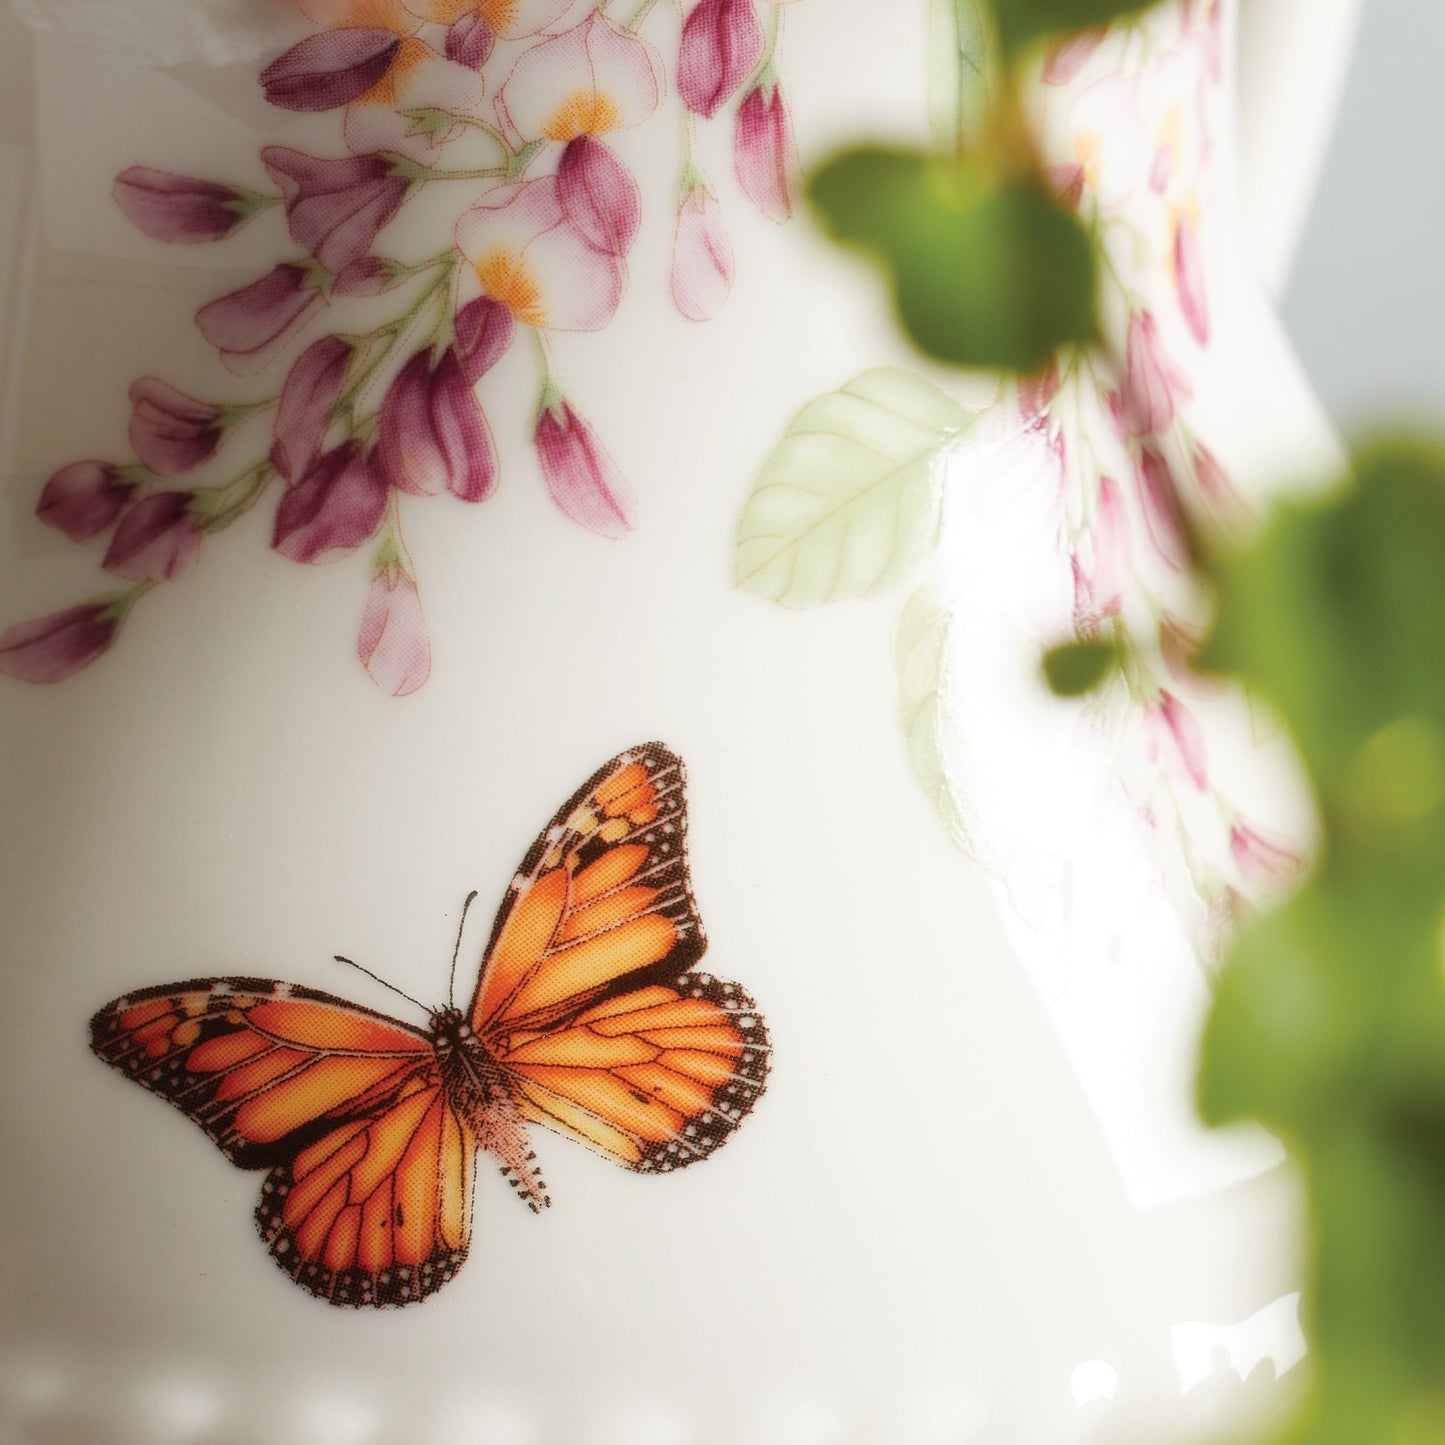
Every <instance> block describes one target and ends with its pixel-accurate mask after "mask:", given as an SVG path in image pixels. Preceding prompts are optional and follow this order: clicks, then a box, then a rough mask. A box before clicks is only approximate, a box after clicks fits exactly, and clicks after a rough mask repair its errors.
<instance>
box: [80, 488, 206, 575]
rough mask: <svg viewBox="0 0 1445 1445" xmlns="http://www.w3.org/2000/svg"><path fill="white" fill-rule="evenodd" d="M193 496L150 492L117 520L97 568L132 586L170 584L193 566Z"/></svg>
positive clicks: (196, 535) (197, 546)
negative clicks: (103, 569)
mask: <svg viewBox="0 0 1445 1445" xmlns="http://www.w3.org/2000/svg"><path fill="white" fill-rule="evenodd" d="M194 500H195V494H194V493H193V492H152V493H151V494H150V495H149V496H147V497H142V498H141V500H140V501H138V502H137V503H135V505H134V506H132V507H131V508H130V510H129V511H128V512H126V514H125V515H124V516H123V517H122V518H121V521H120V525H119V526H118V527H117V528H116V529H115V536H113V537H112V538H111V540H110V546H109V548H108V549H107V550H106V554H105V557H104V559H103V560H102V562H101V564H100V565H101V566H102V567H104V568H105V570H106V571H107V572H109V573H111V574H112V575H114V576H116V577H125V578H127V579H129V580H130V581H133V582H139V581H150V582H173V581H175V579H176V578H178V577H184V576H185V575H186V573H187V572H189V571H190V570H191V568H192V567H194V566H195V565H196V558H197V557H198V556H199V555H200V551H201V533H200V531H199V529H198V527H197V525H196V518H195V517H194V516H193V515H192V513H191V503H192V502H193V501H194Z"/></svg>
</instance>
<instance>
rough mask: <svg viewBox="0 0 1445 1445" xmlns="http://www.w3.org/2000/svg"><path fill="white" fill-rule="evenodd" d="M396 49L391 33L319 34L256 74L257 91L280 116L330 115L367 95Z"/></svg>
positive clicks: (352, 30)
mask: <svg viewBox="0 0 1445 1445" xmlns="http://www.w3.org/2000/svg"><path fill="white" fill-rule="evenodd" d="M400 48H401V37H400V36H399V35H397V34H396V32H395V31H392V30H383V29H379V28H378V29H371V28H360V27H355V26H349V27H346V28H344V29H338V30H323V31H321V32H320V33H319V34H316V35H308V36H307V37H306V39H305V40H303V41H301V42H300V43H299V44H297V45H293V46H292V47H291V49H290V50H288V51H287V52H286V53H285V54H284V55H281V56H278V57H277V58H276V59H275V60H273V61H272V62H271V64H270V65H268V66H267V67H266V68H265V69H264V70H263V71H262V72H261V74H260V77H259V79H260V81H261V89H262V90H263V91H264V92H265V95H266V99H267V100H269V101H270V102H271V104H272V105H279V106H281V107H283V108H284V109H286V110H336V109H337V108H338V107H340V106H343V105H349V104H350V103H351V102H352V101H353V100H355V99H356V98H357V96H359V95H364V94H365V93H366V92H367V91H368V90H370V89H371V87H372V86H373V85H375V84H376V83H377V81H379V80H380V79H381V77H382V76H383V75H385V74H386V72H387V71H388V70H389V69H390V68H391V62H392V61H393V60H394V59H395V58H396V52H397V51H398V50H399V49H400Z"/></svg>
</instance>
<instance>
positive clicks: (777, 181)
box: [733, 81, 798, 222]
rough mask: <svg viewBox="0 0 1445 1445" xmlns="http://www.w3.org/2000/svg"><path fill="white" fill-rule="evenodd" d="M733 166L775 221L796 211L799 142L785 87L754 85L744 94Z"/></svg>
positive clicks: (753, 199)
mask: <svg viewBox="0 0 1445 1445" xmlns="http://www.w3.org/2000/svg"><path fill="white" fill-rule="evenodd" d="M733 167H734V169H735V170H736V172H737V178H738V184H739V185H740V186H742V188H743V194H744V195H745V196H747V198H748V199H749V200H750V201H751V202H752V203H753V204H754V205H755V206H756V207H757V208H758V210H760V211H761V212H762V213H763V215H765V216H766V217H767V218H768V219H769V220H770V221H778V222H782V221H786V220H787V219H788V218H789V217H790V216H791V215H792V214H793V200H794V197H795V196H796V195H797V191H798V147H797V142H796V141H795V140H794V139H793V121H792V117H791V116H790V115H789V114H788V106H787V102H786V101H785V100H784V99H783V88H782V86H781V85H779V84H777V82H776V81H775V82H773V84H772V85H771V87H766V86H761V85H757V86H754V87H753V88H752V89H751V90H750V91H749V92H748V93H747V95H745V96H744V97H743V102H742V104H741V105H740V106H739V107H738V114H737V120H736V122H735V124H734V126H733Z"/></svg>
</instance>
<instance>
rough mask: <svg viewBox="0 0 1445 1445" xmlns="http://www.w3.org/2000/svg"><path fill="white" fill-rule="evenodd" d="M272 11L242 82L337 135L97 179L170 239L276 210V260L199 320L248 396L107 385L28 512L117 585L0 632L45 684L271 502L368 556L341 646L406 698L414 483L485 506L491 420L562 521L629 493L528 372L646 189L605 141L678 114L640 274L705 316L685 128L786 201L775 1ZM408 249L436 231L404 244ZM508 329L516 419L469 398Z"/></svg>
mask: <svg viewBox="0 0 1445 1445" xmlns="http://www.w3.org/2000/svg"><path fill="white" fill-rule="evenodd" d="M288 3H290V4H292V5H294V6H295V7H296V8H297V10H298V11H299V13H300V15H301V16H302V17H303V18H304V20H305V21H306V22H308V23H309V24H310V26H311V27H312V29H311V33H309V34H308V35H306V36H305V37H304V38H303V39H301V40H300V41H299V42H297V43H296V44H294V45H293V46H292V47H291V48H290V49H289V50H287V51H286V52H285V53H284V54H282V55H279V56H277V57H275V58H274V59H272V60H271V61H270V62H269V63H268V64H267V65H266V66H265V67H264V68H263V69H262V70H261V72H260V75H259V77H258V80H259V84H260V86H261V89H262V92H263V93H264V95H265V97H266V99H267V100H268V101H269V102H270V103H271V104H272V105H274V106H277V107H278V108H280V109H282V110H285V111H291V112H311V113H324V114H325V115H326V116H328V117H331V118H334V123H335V144H334V147H333V150H332V152H331V153H328V154H324V155H313V154H311V153H310V152H308V151H303V150H298V149H294V148H292V147H290V146H284V145H268V146H266V147H264V148H263V149H262V150H261V152H260V156H259V164H260V171H261V172H262V173H264V175H265V177H266V178H267V180H266V183H264V184H258V185H257V187H255V188H252V187H250V186H246V185H240V184H233V183H228V182H221V181H214V180H209V179H203V178H199V177H192V176H185V175H178V174H175V173H173V172H170V171H168V170H165V169H158V168H154V167H151V166H142V165H136V166H132V167H130V168H129V169H128V170H126V171H124V172H123V173H122V174H121V175H119V176H118V177H117V178H116V181H115V186H114V191H113V194H114V199H115V202H116V204H117V205H118V206H119V207H120V209H121V210H122V211H123V212H124V213H125V215H126V216H127V217H128V218H129V220H130V221H131V222H132V223H133V224H134V225H135V226H136V227H137V228H138V229H139V230H141V231H142V232H143V233H144V234H145V235H147V236H149V237H151V238H153V239H154V240H156V241H158V242H164V243H166V244H169V245H201V244H207V243H222V242H225V241H226V240H227V239H229V238H230V237H232V236H234V235H235V234H236V233H237V232H238V231H240V230H241V229H242V228H243V227H245V226H248V225H251V224H252V223H253V222H254V223H255V224H257V225H263V224H264V225H270V226H272V227H273V228H274V231H275V235H276V238H277V252H276V259H275V262H274V264H273V265H272V266H271V268H270V269H269V270H267V271H265V272H264V274H262V275H260V276H258V277H256V278H255V279H253V280H251V281H249V282H247V284H245V285H244V286H241V287H239V288H238V289H236V290H233V291H230V292H228V293H227V294H225V295H223V296H218V297H216V298H215V299H214V300H211V301H208V302H207V303H206V304H205V305H203V306H202V307H201V308H200V309H199V310H198V311H197V312H196V317H195V320H196V326H197V328H198V329H199V330H200V332H201V334H202V336H204V337H205V339H206V340H207V341H208V342H209V343H210V344H211V345H212V346H213V347H215V349H216V351H217V352H218V353H219V356H220V359H221V361H222V362H223V363H224V365H225V368H226V370H227V371H229V372H230V373H232V375H233V376H234V377H236V378H242V379H244V380H242V381H237V382H232V383H231V384H229V385H228V386H220V385H218V386H217V387H216V391H218V392H227V393H229V392H232V391H235V390H236V389H238V388H243V390H241V394H240V395H239V396H238V397H230V396H227V397H225V398H213V397H212V396H210V395H204V396H202V395H193V394H192V393H191V392H190V391H188V390H182V389H180V388H179V387H178V386H176V385H174V384H173V383H172V382H170V381H168V380H165V379H163V378H160V377H143V378H141V379H140V380H139V381H137V382H136V383H135V384H134V385H133V386H132V388H131V392H130V400H131V405H132V414H131V423H130V429H129V443H130V449H131V452H132V456H130V457H129V458H127V459H124V460H105V459H99V458H93V459H85V460H81V461H75V462H70V463H68V464H67V465H65V466H63V467H61V468H60V469H59V470H58V471H56V472H55V474H54V475H53V476H51V477H50V479H49V480H48V481H47V482H46V484H45V487H44V490H43V491H42V493H41V497H40V501H39V504H38V506H37V509H36V510H37V515H38V516H39V518H40V520H41V521H43V522H44V523H46V524H47V525H49V526H52V527H55V528H56V529H58V530H59V531H61V532H63V533H64V534H65V535H66V536H67V537H69V538H70V539H71V540H72V541H74V542H77V543H82V544H90V545H95V546H97V547H98V548H103V551H102V553H101V557H100V567H101V569H102V571H104V572H106V573H107V574H109V576H110V577H111V578H113V579H116V581H117V582H119V583H122V584H126V585H124V586H121V587H118V588H113V589H111V590H108V591H106V592H104V593H103V594H101V595H99V596H97V597H94V598H92V599H90V600H88V601H86V602H82V603H81V604H79V605H78V606H74V607H70V608H66V609H64V610H63V611H60V612H57V613H54V614H52V615H50V616H48V617H43V618H39V619H36V620H34V621H30V622H24V623H21V624H19V625H17V626H13V627H11V628H10V629H9V630H8V631H6V632H5V633H4V634H3V635H0V672H5V673H7V674H9V675H10V676H12V677H16V678H21V679H23V680H25V681H29V682H55V681H59V680H60V679H62V678H65V677H68V676H70V675H71V674H73V673H75V672H77V671H79V670H80V669H82V668H84V667H87V666H89V664H90V663H92V662H94V661H95V660H96V659H97V658H98V657H100V656H101V655H102V654H103V653H105V652H106V651H107V650H108V649H109V648H110V646H111V645H112V644H113V643H114V641H115V639H116V637H117V635H118V633H119V631H120V629H121V627H122V626H123V625H124V623H125V622H126V620H127V619H128V618H129V616H130V614H131V612H132V610H133V609H134V607H135V605H136V603H137V602H138V601H139V600H140V599H141V598H142V597H144V596H146V595H148V594H149V593H150V592H152V591H153V590H155V589H156V588H157V587H158V586H160V585H161V584H163V583H167V582H172V581H175V580H177V579H179V578H181V577H183V576H185V575H186V574H187V573H189V572H190V571H192V570H193V569H194V568H195V567H196V565H197V563H198V562H199V561H200V560H201V557H202V556H203V554H204V552H205V551H206V548H207V546H208V544H211V539H213V538H215V537H216V536H217V535H218V534H219V533H221V532H223V531H225V530H226V529H227V528H228V527H229V526H230V525H231V524H232V523H233V522H235V521H237V520H238V519H239V518H240V517H242V516H244V515H245V514H246V513H248V512H249V511H251V509H252V508H254V507H256V506H257V505H259V504H260V503H261V502H262V500H263V499H264V498H267V497H269V498H271V504H272V505H273V506H274V512H273V514H272V515H273V519H274V520H273V525H272V533H271V545H272V547H273V548H274V549H275V550H276V551H277V552H278V553H280V554H281V555H282V556H284V557H287V558H289V559H290V560H292V561H294V562H299V563H308V564H310V563H321V562H327V561H331V560H334V559H336V558H339V557H344V556H347V555H349V554H353V553H356V552H358V551H360V550H361V549H363V548H369V555H370V563H369V569H368V575H369V577H370V587H369V591H367V592H366V595H365V601H364V606H363V608H362V613H361V621H360V625H359V630H358V635H357V653H358V656H359V657H360V660H361V662H362V664H363V666H364V667H365V668H366V670H367V672H368V673H369V674H370V676H371V678H372V680H373V681H374V682H375V683H376V684H377V685H378V686H379V687H380V688H382V689H383V690H384V691H385V692H387V693H390V694H393V695H396V696H402V695H405V694H407V693H411V692H415V691H416V690H417V689H418V688H419V687H421V686H422V684H423V683H425V681H426V679H427V676H428V674H429V672H430V669H431V648H430V643H429V640H428V634H427V627H426V622H425V617H424V614H423V610H422V604H421V593H420V590H419V586H418V581H417V569H416V567H415V565H414V563H413V561H412V558H411V555H410V553H409V552H408V550H407V546H406V543H405V540H404V538H403V534H402V520H403V516H404V513H405V511H406V509H407V508H409V507H410V506H412V505H413V501H412V499H414V498H427V497H437V496H441V495H442V494H443V493H446V494H447V495H448V497H449V498H450V499H451V500H453V501H456V502H464V503H468V504H475V503H479V502H484V501H485V500H486V499H487V498H488V497H489V496H491V495H492V493H493V491H494V490H495V488H496V486H497V484H498V480H499V466H498V453H497V446H496V442H495V438H494V433H493V423H494V422H495V423H496V424H497V425H499V426H505V427H507V428H508V429H509V430H513V429H515V428H516V426H517V425H518V422H519V421H520V423H521V425H522V427H523V428H524V434H526V435H528V436H530V438H531V441H532V444H533V450H534V452H535V457H536V465H537V470H538V471H539V472H540V474H541V477H542V480H543V482H544V483H545V487H546V491H547V493H548V495H549V496H550V497H551V499H552V501H553V502H554V503H555V504H556V506H557V507H558V509H559V510H560V511H561V512H562V513H563V514H564V515H565V516H567V517H568V518H570V519H571V520H572V521H573V522H575V523H577V524H578V525H579V526H582V527H585V528H587V529H588V530H590V531H592V532H594V533H596V534H597V535H599V536H601V537H606V538H621V537H623V536H625V535H626V534H627V533H628V532H629V531H631V530H632V528H633V526H634V523H635V520H636V511H637V507H636V501H635V498H634V496H633V493H632V489H631V487H630V486H629V485H628V482H627V479H626V477H625V476H624V475H623V473H622V471H621V469H620V468H619V467H618V465H617V463H616V462H615V461H614V460H613V458H612V456H611V454H610V453H609V452H608V450H607V448H606V446H605V444H604V443H603V441H602V439H601V438H600V436H599V435H598V433H597V432H596V430H595V429H594V427H593V425H592V423H591V422H590V421H589V420H588V418H587V415H586V412H585V409H584V408H583V407H582V406H580V405H579V404H578V403H577V401H576V400H575V399H574V397H573V396H572V395H571V393H570V392H569V391H568V390H567V388H566V386H565V385H564V383H563V381H562V379H561V377H560V374H559V372H558V371H557V370H556V368H555V367H554V365H553V361H552V352H553V349H554V347H560V346H561V345H562V344H564V343H565V339H566V338H567V337H569V336H570V335H571V334H573V333H582V332H595V331H600V330H602V329H603V328H604V327H606V326H607V324H608V323H609V322H610V321H611V320H612V317H613V316H614V314H615V313H616V311H617V309H618V307H619V305H620V304H621V303H622V300H623V297H624V295H625V293H626V291H627V286H628V281H629V274H628V255H629V252H630V251H631V249H632V245H633V242H634V241H635V239H636V237H637V235H638V231H639V229H640V227H641V225H642V221H643V211H644V202H643V196H642V193H641V189H640V187H639V185H638V182H637V180H636V179H635V177H634V176H633V175H632V173H631V171H630V170H629V169H628V166H627V164H626V162H625V161H624V160H623V159H622V157H621V156H620V155H619V154H618V151H617V150H616V149H615V143H616V139H617V137H618V136H620V135H622V134H624V133H625V132H627V131H630V130H633V129H635V128H636V127H638V126H641V125H644V124H646V123H647V122H649V121H651V120H653V119H654V118H655V117H657V115H658V113H659V112H660V111H662V110H664V109H666V108H668V107H669V105H675V106H676V108H677V109H679V110H680V111H681V112H682V115H683V122H684V123H683V125H682V128H681V134H682V147H681V155H680V158H679V168H678V183H677V187H676V192H675V195H674V198H673V219H672V221H671V227H672V233H673V236H674V245H673V254H672V260H671V265H670V272H669V274H668V275H667V276H665V277H660V278H656V284H658V285H660V286H662V287H665V288H667V289H669V290H670V293H671V295H672V297H673V299H674V301H675V303H676V305H677V309H678V310H679V312H680V313H681V314H682V315H683V316H685V317H687V318H688V319H690V320H693V321H705V320H708V319H709V318H711V317H712V316H714V315H715V314H716V313H717V311H718V310H719V308H720V307H721V306H722V305H723V303H724V302H725V301H726V300H727V297H728V293H729V291H730V289H731V286H732V281H733V274H734V262H733V255H732V249H731V246H730V244H729V241H728V236H727V231H726V226H725V222H724V219H723V215H722V208H721V204H720V202H719V199H718V196H717V193H716V192H715V191H714V189H713V187H712V185H711V183H710V182H709V180H708V178H707V176H706V175H705V174H704V173H703V171H702V170H701V168H700V167H699V166H698V164H697V162H696V161H695V159H694V157H693V139H694V133H695V130H696V127H697V126H699V125H702V124H708V123H716V124H729V123H730V124H731V125H732V128H733V142H734V144H733V150H734V156H735V169H736V173H737V179H738V182H739V185H740V187H741V189H742V192H743V194H744V195H745V196H746V197H747V198H748V199H749V200H750V201H751V202H752V203H753V204H755V205H756V206H757V207H758V208H759V210H761V211H762V212H763V214H765V215H766V216H768V217H770V218H771V219H773V220H775V221H783V220H786V219H787V218H788V217H789V216H790V215H791V213H792V210H793V205H794V198H795V194H796V170H797V162H796V155H795V147H794V142H793V134H792V122H791V118H790V113H789V109H788V104H787V100H786V98H785V95H784V92H783V89H782V84H781V81H780V78H779V71H778V46H779V38H780V34H781V20H782V10H781V5H782V4H783V3H788V0H778V3H769V0H695V3H693V4H691V5H690V7H687V8H686V11H685V14H684V15H683V16H681V17H679V18H680V24H674V25H673V28H672V31H671V34H670V35H669V33H668V30H667V20H668V16H667V14H666V12H667V11H668V10H669V8H670V7H667V6H664V7H662V10H663V12H664V13H663V14H661V15H659V16H658V17H657V21H656V22H653V23H652V24H649V23H648V22H649V21H650V19H651V16H652V11H653V10H654V8H656V0H640V3H635V5H634V7H633V9H632V11H631V13H630V14H625V15H623V16H618V15H615V14H610V13H608V12H609V10H610V9H618V8H620V7H617V6H609V5H608V4H605V3H604V4H587V5H582V4H579V3H578V0H288ZM644 30H648V31H652V30H656V31H657V32H658V33H657V34H656V35H653V34H647V35H645V34H644V33H643V32H644ZM729 115H730V116H731V120H730V121H729V120H727V119H726V117H727V116H729ZM423 198H425V199H424V200H423ZM404 210H409V211H412V212H422V213H423V214H424V217H425V220H424V221H418V222H417V223H415V224H410V225H409V226H408V227H407V233H406V235H405V236H403V235H400V234H398V232H397V231H393V230H391V229H390V228H391V227H392V223H393V222H394V221H395V220H396V219H397V217H398V216H399V215H401V213H402V212H403V211H404ZM408 219H409V220H410V217H408ZM418 237H425V238H427V239H430V241H431V242H432V245H431V247H430V248H429V249H428V250H427V251H426V253H425V254H415V255H414V254H408V253H407V251H408V242H409V241H414V240H415V238H418ZM437 241H440V242H441V245H440V246H439V247H438V246H437V245H436V243H437ZM343 315H344V317H345V322H344V324H342V323H341V322H340V321H339V319H338V318H340V317H342V316H343ZM358 315H364V316H366V317H367V318H368V319H367V320H365V321H363V322H362V323H360V324H359V325H358V324H355V323H354V322H353V318H354V317H356V316H358ZM373 323H374V324H373ZM524 339H525V341H526V342H527V344H528V345H529V347H530V350H531V352H532V354H533V356H534V357H535V364H536V369H537V375H538V381H537V393H536V395H537V401H536V407H535V411H534V412H533V414H532V415H531V417H529V418H520V419H519V418H503V417H497V416H495V415H490V416H489V410H490V404H489V403H488V402H487V397H486V393H487V381H486V378H487V373H488V372H489V371H490V370H491V368H492V367H493V366H494V365H495V364H496V363H497V361H498V360H499V359H500V358H501V357H502V355H503V354H504V353H505V352H507V351H508V350H509V349H510V348H512V347H514V346H517V345H519V344H520V343H522V341H523V340H524ZM188 385H189V383H188Z"/></svg>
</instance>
